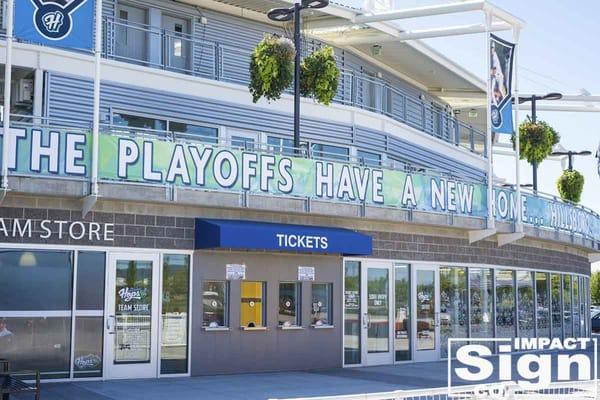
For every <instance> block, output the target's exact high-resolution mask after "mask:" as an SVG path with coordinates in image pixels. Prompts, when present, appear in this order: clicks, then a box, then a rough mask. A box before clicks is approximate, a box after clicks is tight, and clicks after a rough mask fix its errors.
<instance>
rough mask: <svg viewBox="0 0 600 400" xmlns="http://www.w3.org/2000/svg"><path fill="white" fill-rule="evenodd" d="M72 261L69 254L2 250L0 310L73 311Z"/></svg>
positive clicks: (0, 255) (0, 261) (0, 262)
mask: <svg viewBox="0 0 600 400" xmlns="http://www.w3.org/2000/svg"><path fill="white" fill-rule="evenodd" d="M72 259H73V256H72V253H71V252H66V251H33V250H32V251H20V250H2V251H0V282H2V284H1V285H0V310H7V311H57V310H63V311H71V304H72V303H71V301H72V297H73V261H72ZM0 317H2V315H1V313H0Z"/></svg>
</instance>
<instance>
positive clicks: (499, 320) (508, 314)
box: [496, 270, 516, 338]
mask: <svg viewBox="0 0 600 400" xmlns="http://www.w3.org/2000/svg"><path fill="white" fill-rule="evenodd" d="M514 289H515V288H514V272H513V271H509V270H497V271H496V337H499V338H513V337H515V334H516V331H515V327H516V325H515V290H514Z"/></svg>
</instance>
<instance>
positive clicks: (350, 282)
mask: <svg viewBox="0 0 600 400" xmlns="http://www.w3.org/2000/svg"><path fill="white" fill-rule="evenodd" d="M344 268H345V274H344V364H346V365H351V364H360V333H361V324H360V262H358V261H347V262H346V265H345V267H344Z"/></svg>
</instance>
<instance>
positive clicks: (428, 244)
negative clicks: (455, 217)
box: [365, 232, 590, 275]
mask: <svg viewBox="0 0 600 400" xmlns="http://www.w3.org/2000/svg"><path fill="white" fill-rule="evenodd" d="M365 233H366V234H368V235H371V236H372V237H373V257H376V258H383V259H395V260H414V261H432V262H434V261H435V262H449V263H450V262H452V263H469V264H491V265H506V266H510V267H523V268H532V269H547V270H552V271H561V272H573V273H579V274H586V275H589V274H590V262H589V260H588V259H587V257H581V256H577V255H574V254H570V253H567V252H562V251H556V250H548V249H540V248H537V247H528V246H523V245H519V244H508V245H505V246H503V247H498V245H497V244H496V243H495V242H492V241H479V242H476V243H474V244H469V241H468V240H467V239H459V238H448V237H442V236H426V235H415V234H405V233H392V232H365Z"/></svg>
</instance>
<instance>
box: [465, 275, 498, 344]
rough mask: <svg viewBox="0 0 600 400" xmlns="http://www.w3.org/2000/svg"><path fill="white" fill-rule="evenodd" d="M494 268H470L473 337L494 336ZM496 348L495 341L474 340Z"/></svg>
mask: <svg viewBox="0 0 600 400" xmlns="http://www.w3.org/2000/svg"><path fill="white" fill-rule="evenodd" d="M493 273H494V272H493V270H491V269H488V268H469V280H470V283H469V285H470V296H469V297H470V300H471V309H470V313H471V337H472V338H493V337H494V282H493ZM473 343H474V344H481V345H484V346H488V347H489V348H490V350H492V351H493V350H494V343H493V342H473Z"/></svg>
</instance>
